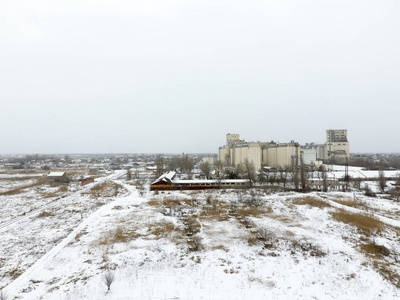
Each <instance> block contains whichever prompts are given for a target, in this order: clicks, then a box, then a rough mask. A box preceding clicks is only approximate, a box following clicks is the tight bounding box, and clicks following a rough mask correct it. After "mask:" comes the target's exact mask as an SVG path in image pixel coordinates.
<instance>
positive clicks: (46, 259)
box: [4, 180, 143, 296]
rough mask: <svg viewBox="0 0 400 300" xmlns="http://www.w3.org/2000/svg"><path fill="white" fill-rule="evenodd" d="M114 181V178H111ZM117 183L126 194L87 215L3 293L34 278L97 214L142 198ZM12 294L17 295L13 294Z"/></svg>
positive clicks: (12, 290) (19, 286)
mask: <svg viewBox="0 0 400 300" xmlns="http://www.w3.org/2000/svg"><path fill="white" fill-rule="evenodd" d="M113 181H114V180H113ZM114 182H116V181H114ZM116 183H117V182H116ZM118 184H120V185H122V186H123V187H124V188H125V189H127V190H128V192H129V193H128V195H127V196H123V197H121V198H117V199H115V200H114V201H112V202H110V203H108V204H106V205H104V206H102V207H100V208H99V209H98V210H97V211H95V212H94V213H92V214H91V215H90V216H89V217H87V218H86V219H85V220H84V221H83V222H82V223H80V224H79V225H78V226H77V227H76V228H75V229H74V230H73V231H72V232H71V233H70V234H69V235H68V236H67V237H66V238H65V239H63V240H62V241H61V242H60V243H59V244H58V245H56V246H55V247H53V248H52V249H51V250H50V251H49V252H47V253H46V254H45V255H44V256H42V257H41V258H40V259H39V260H38V261H36V262H35V263H34V264H33V265H32V266H31V267H30V268H28V269H27V270H26V271H25V272H24V273H23V274H21V275H20V276H19V277H18V278H17V279H15V280H14V281H13V282H11V283H10V284H8V285H7V286H6V287H5V289H4V290H5V293H6V294H7V295H11V293H15V291H18V290H20V289H21V287H22V286H23V285H24V284H26V283H27V282H28V281H29V280H31V279H32V278H35V273H37V272H40V270H41V268H42V266H43V265H45V264H46V263H48V262H49V261H50V260H51V259H53V258H54V257H55V256H56V255H57V254H58V253H59V252H60V251H61V250H62V249H63V248H64V247H65V246H67V245H68V244H69V243H70V242H72V241H73V240H74V239H75V237H76V235H77V234H78V233H80V232H81V231H82V230H83V229H84V228H85V227H86V226H87V225H89V224H90V223H91V222H93V220H94V219H96V218H98V217H99V216H101V215H103V214H105V213H107V212H108V211H109V210H110V209H111V208H112V207H114V206H116V205H120V204H122V203H123V202H125V201H126V200H128V199H129V200H131V203H132V204H134V205H135V204H140V203H141V202H142V201H143V199H141V198H139V197H138V195H137V191H136V189H135V188H133V187H132V186H129V185H126V184H123V183H121V182H118ZM14 296H17V294H15V295H14Z"/></svg>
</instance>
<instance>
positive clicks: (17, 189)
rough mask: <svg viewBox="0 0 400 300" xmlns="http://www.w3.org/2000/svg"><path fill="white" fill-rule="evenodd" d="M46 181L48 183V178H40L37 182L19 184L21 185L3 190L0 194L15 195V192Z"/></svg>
mask: <svg viewBox="0 0 400 300" xmlns="http://www.w3.org/2000/svg"><path fill="white" fill-rule="evenodd" d="M45 183H46V180H40V181H38V182H35V183H31V184H27V185H22V186H19V187H17V188H15V189H12V190H9V191H5V192H2V193H0V196H9V195H15V194H18V193H20V192H21V191H22V190H24V189H28V188H31V187H35V186H38V185H42V184H45Z"/></svg>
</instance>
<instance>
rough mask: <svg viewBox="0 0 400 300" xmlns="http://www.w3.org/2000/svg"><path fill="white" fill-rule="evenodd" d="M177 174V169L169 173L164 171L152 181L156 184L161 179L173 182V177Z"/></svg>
mask: <svg viewBox="0 0 400 300" xmlns="http://www.w3.org/2000/svg"><path fill="white" fill-rule="evenodd" d="M175 174H176V172H175V171H169V172H167V173H164V174H162V175H161V176H160V177H158V178H157V179H156V180H155V181H154V182H152V183H151V184H155V183H157V182H160V181H163V182H169V183H171V182H172V178H173V177H174V176H175Z"/></svg>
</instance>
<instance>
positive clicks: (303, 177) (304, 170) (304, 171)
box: [300, 157, 308, 193]
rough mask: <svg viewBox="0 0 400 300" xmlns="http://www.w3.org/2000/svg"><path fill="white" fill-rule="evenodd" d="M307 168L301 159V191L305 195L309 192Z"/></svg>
mask: <svg viewBox="0 0 400 300" xmlns="http://www.w3.org/2000/svg"><path fill="white" fill-rule="evenodd" d="M307 179H308V178H307V166H306V164H305V163H304V161H303V157H302V158H301V166H300V180H301V191H302V192H303V193H304V192H306V190H307V181H308V180H307Z"/></svg>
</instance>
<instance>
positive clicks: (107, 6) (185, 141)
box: [0, 0, 400, 154]
mask: <svg viewBox="0 0 400 300" xmlns="http://www.w3.org/2000/svg"><path fill="white" fill-rule="evenodd" d="M399 16H400V1H398V0H384V1H381V0H380V1H371V0H355V1H348V0H345V1H344V0H343V1H341V0H335V1H324V0H320V1H317V0H315V1H301V0H293V1H292V0H286V1H277V0H275V1H271V0H263V1H261V0H260V1H254V0H249V1H237V0H229V1H228V0H212V1H211V0H202V1H190V0H172V1H166V0H146V1H145V0H141V1H135V0H130V1H121V0H113V1H103V0H96V1H94V0H79V1H76V0H68V1H67V0H65V1H54V0H47V1H44V0H36V1H31V0H2V1H0V99H1V118H0V125H1V131H0V132H1V134H0V140H1V144H0V153H3V154H4V153H105V152H114V153H115V152H129V153H137V152H153V153H161V152H162V153H175V152H176V153H180V152H188V153H190V152H215V153H216V152H217V150H218V147H219V146H221V145H223V144H225V134H226V133H239V134H240V136H241V138H242V139H245V140H248V141H257V140H260V141H270V140H275V141H279V142H287V141H290V140H296V141H298V142H300V143H305V142H318V143H323V142H324V141H325V131H326V129H342V128H345V129H348V138H349V141H350V151H351V152H353V153H354V152H400V139H399V135H398V132H399V130H400V118H399V113H400V17H399Z"/></svg>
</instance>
